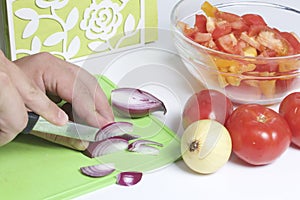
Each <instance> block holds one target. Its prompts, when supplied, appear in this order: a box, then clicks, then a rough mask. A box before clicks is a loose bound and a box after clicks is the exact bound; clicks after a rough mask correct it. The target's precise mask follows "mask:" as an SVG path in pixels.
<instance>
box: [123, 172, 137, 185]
mask: <svg viewBox="0 0 300 200" xmlns="http://www.w3.org/2000/svg"><path fill="white" fill-rule="evenodd" d="M142 176H143V173H141V172H121V173H119V174H118V175H117V184H118V185H123V186H132V185H135V184H137V183H138V182H140V180H141V179H142Z"/></svg>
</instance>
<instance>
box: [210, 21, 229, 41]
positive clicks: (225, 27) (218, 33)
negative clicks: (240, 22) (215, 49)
mask: <svg viewBox="0 0 300 200" xmlns="http://www.w3.org/2000/svg"><path fill="white" fill-rule="evenodd" d="M229 33H231V25H230V24H229V23H224V24H221V25H219V26H217V27H216V28H215V29H214V30H213V32H212V37H213V39H214V40H217V39H218V38H220V37H222V36H223V35H227V34H229Z"/></svg>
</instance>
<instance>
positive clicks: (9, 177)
mask: <svg viewBox="0 0 300 200" xmlns="http://www.w3.org/2000/svg"><path fill="white" fill-rule="evenodd" d="M97 78H98V80H99V83H100V85H101V87H102V88H103V90H104V91H105V93H106V95H107V96H108V97H109V96H110V92H111V90H112V89H114V88H116V86H115V85H114V84H113V83H112V82H111V81H110V80H108V79H107V78H105V77H97ZM116 120H117V121H121V120H122V121H128V120H130V122H132V123H133V124H134V134H139V135H141V136H142V137H143V138H146V139H151V140H154V141H157V142H160V143H162V144H163V145H164V147H163V148H162V149H161V150H160V154H159V155H157V156H153V155H142V154H138V153H133V152H127V151H120V152H116V153H113V154H109V155H105V156H102V157H98V158H88V157H86V156H85V155H83V154H82V152H79V151H75V150H72V149H68V148H65V147H63V146H60V145H56V144H53V143H50V142H48V141H45V140H43V139H40V138H37V137H35V136H31V135H19V136H18V137H17V138H16V139H15V140H14V141H12V142H11V143H9V144H8V145H5V146H3V147H0V199H5V200H10V199H13V200H15V199H22V200H27V199H28V200H35V199H71V198H74V197H76V196H79V195H82V194H85V193H87V192H91V191H94V190H97V189H100V188H103V187H106V186H109V185H112V184H115V182H116V178H115V176H116V174H117V173H119V172H120V171H141V172H144V173H146V172H147V171H150V170H155V169H158V168H160V167H163V166H166V165H168V164H170V163H172V162H173V161H175V160H176V159H177V158H179V157H180V143H179V139H178V138H177V136H176V135H175V133H174V132H172V131H171V130H170V129H169V128H168V127H166V126H164V125H163V124H162V123H161V122H160V121H159V120H157V119H156V118H155V117H153V116H149V117H145V118H140V119H134V120H133V119H121V118H117V119H116ZM108 162H113V163H115V166H116V168H117V170H116V171H115V172H114V173H113V174H111V175H108V176H106V177H102V178H91V177H87V176H84V175H82V174H81V173H80V171H79V168H80V167H82V166H87V165H93V164H98V163H108Z"/></svg>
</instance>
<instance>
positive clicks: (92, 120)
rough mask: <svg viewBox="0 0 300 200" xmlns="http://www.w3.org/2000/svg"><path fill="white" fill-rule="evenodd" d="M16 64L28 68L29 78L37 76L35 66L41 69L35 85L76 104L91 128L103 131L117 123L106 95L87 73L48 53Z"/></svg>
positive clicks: (80, 114)
mask: <svg viewBox="0 0 300 200" xmlns="http://www.w3.org/2000/svg"><path fill="white" fill-rule="evenodd" d="M44 60H47V62H45V61H44ZM16 63H17V64H18V65H19V66H21V67H22V69H23V68H25V72H26V73H28V74H32V73H33V71H32V69H34V67H32V66H33V65H36V66H39V67H38V69H39V70H40V73H41V74H39V76H37V77H33V79H34V80H35V82H36V83H38V84H40V87H43V85H44V87H45V90H47V91H50V92H51V93H52V94H55V95H57V96H59V97H61V98H62V99H64V100H66V101H67V102H70V103H72V106H73V109H74V110H75V112H74V113H76V115H78V116H79V118H81V119H83V120H85V121H86V122H87V123H88V124H90V125H92V126H97V127H102V126H103V124H106V123H108V122H111V121H113V120H114V117H113V114H112V110H111V108H110V106H109V103H108V100H107V98H106V96H105V94H104V93H103V91H102V89H101V88H100V87H99V84H98V82H97V80H96V78H95V77H94V76H92V75H91V74H90V73H88V72H87V71H86V70H84V69H82V68H80V67H78V66H76V65H73V64H71V63H68V62H65V61H63V60H61V59H58V58H56V57H54V56H52V55H50V54H46V53H42V54H37V55H34V56H31V57H24V58H22V59H21V60H19V61H17V62H16ZM25 64H26V65H25ZM35 69H37V68H35ZM35 73H37V72H35ZM41 78H42V80H40V79H41ZM41 83H43V85H42V84H41Z"/></svg>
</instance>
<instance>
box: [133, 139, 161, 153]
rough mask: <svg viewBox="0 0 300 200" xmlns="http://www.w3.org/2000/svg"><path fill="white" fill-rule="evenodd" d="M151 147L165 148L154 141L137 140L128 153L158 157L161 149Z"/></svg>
mask: <svg viewBox="0 0 300 200" xmlns="http://www.w3.org/2000/svg"><path fill="white" fill-rule="evenodd" d="M150 145H155V146H159V147H162V146H163V144H161V143H159V142H155V141H152V140H136V141H134V142H132V143H131V144H129V145H128V151H132V152H138V153H142V154H150V155H158V154H159V149H158V148H156V147H154V146H150Z"/></svg>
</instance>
